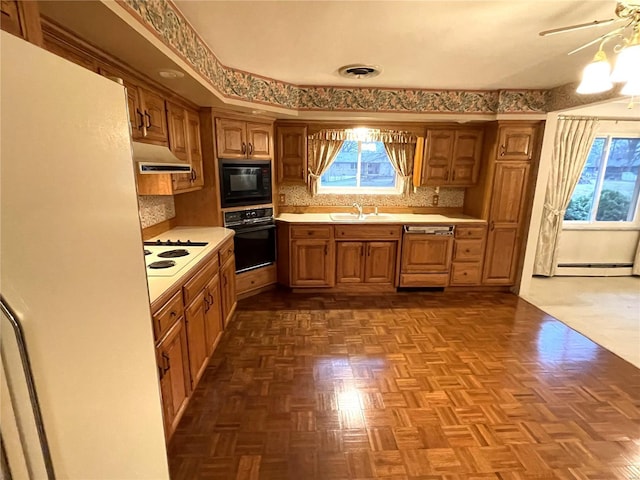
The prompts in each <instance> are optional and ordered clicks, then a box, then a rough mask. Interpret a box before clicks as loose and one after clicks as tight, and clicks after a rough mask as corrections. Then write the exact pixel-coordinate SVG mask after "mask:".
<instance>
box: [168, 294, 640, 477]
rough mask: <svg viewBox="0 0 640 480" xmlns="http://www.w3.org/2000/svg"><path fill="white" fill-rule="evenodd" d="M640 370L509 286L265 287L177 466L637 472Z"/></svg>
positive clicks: (210, 378)
mask: <svg viewBox="0 0 640 480" xmlns="http://www.w3.org/2000/svg"><path fill="white" fill-rule="evenodd" d="M639 386H640V370H638V369H637V368H635V367H633V366H632V365H631V364H629V363H627V362H625V361H624V360H622V359H620V358H618V357H616V356H615V355H613V354H612V353H610V352H608V351H607V350H605V349H603V348H601V347H599V346H598V345H596V344H594V343H592V342H591V341H590V340H588V339H586V338H585V337H583V336H582V335H580V334H578V333H577V332H575V331H573V330H571V329H569V328H567V327H566V326H564V325H563V324H562V323H560V322H558V321H556V320H554V319H553V318H552V317H549V316H547V315H546V314H544V313H543V312H542V311H540V310H538V309H537V308H535V307H533V306H532V305H530V304H528V303H526V302H525V301H523V300H521V299H518V297H516V296H514V295H510V294H502V293H451V294H449V293H444V294H443V293H426V294H425V293H400V294H391V295H389V294H385V295H376V296H338V295H324V296H321V295H300V294H296V295H294V294H289V293H282V292H273V293H269V294H263V295H260V296H257V297H253V298H249V299H246V300H243V301H241V302H240V303H239V306H238V312H237V314H236V317H235V320H234V321H233V322H232V324H231V325H230V327H229V329H228V330H227V331H226V332H225V334H224V337H223V339H222V341H221V344H220V345H219V347H218V349H217V351H216V352H215V354H214V357H213V358H212V361H211V362H210V365H209V366H208V368H207V371H206V373H205V375H204V377H203V379H202V380H201V382H200V385H199V386H198V388H197V389H196V391H195V392H194V393H193V398H192V400H191V403H190V405H189V407H188V409H187V411H186V412H185V415H184V417H183V419H182V421H181V423H180V425H179V427H178V430H177V431H176V433H175V434H174V437H173V439H172V441H171V443H170V445H169V462H170V469H171V473H172V479H173V480H197V479H225V480H249V479H250V480H258V479H264V480H275V479H277V480H284V479H295V480H311V479H328V480H329V479H331V480H341V479H378V478H382V479H386V480H401V479H411V480H418V479H420V480H458V479H460V480H461V479H467V480H471V479H473V480H490V479H491V480H497V479H500V480H524V479H530V480H534V479H535V480H546V479H560V480H613V479H626V480H631V479H637V480H638V479H640V389H639Z"/></svg>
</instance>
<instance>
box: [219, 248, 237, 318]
mask: <svg viewBox="0 0 640 480" xmlns="http://www.w3.org/2000/svg"><path fill="white" fill-rule="evenodd" d="M220 279H221V285H220V297H221V299H222V310H221V311H222V319H223V325H224V327H226V326H227V325H228V324H229V321H230V320H231V317H232V316H233V312H234V311H235V309H236V304H237V301H238V300H237V295H236V257H235V255H233V254H232V255H231V256H230V257H228V259H227V260H226V262H225V263H224V265H222V266H221V267H220Z"/></svg>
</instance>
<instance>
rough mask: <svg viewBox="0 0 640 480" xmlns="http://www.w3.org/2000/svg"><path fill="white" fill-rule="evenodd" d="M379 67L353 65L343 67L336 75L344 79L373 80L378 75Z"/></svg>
mask: <svg viewBox="0 0 640 480" xmlns="http://www.w3.org/2000/svg"><path fill="white" fill-rule="evenodd" d="M380 72H381V70H380V67H378V66H377V65H363V64H361V63H355V64H353V65H345V66H344V67H340V68H339V69H338V74H340V76H341V77H345V78H356V79H361V78H373V77H377V76H378V75H380Z"/></svg>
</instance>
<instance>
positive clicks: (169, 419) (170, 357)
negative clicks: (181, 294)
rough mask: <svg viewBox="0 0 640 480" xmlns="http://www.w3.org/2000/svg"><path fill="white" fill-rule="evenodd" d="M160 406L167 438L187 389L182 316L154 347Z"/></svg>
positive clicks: (186, 356) (181, 406)
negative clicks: (160, 395)
mask: <svg viewBox="0 0 640 480" xmlns="http://www.w3.org/2000/svg"><path fill="white" fill-rule="evenodd" d="M156 356H157V361H158V370H159V375H160V390H161V392H162V409H163V412H164V424H165V433H166V435H167V438H169V436H171V433H173V431H174V430H175V427H176V425H177V424H178V422H179V421H180V417H181V415H182V412H183V410H184V407H185V406H186V404H187V399H188V397H189V394H190V392H191V382H190V380H189V356H188V352H187V335H186V329H185V324H184V318H183V317H181V318H180V319H179V320H178V321H177V322H176V323H175V324H174V325H173V327H172V328H171V329H170V330H169V332H168V333H167V335H166V336H165V337H164V338H163V340H162V341H161V342H160V343H159V344H158V346H157V347H156Z"/></svg>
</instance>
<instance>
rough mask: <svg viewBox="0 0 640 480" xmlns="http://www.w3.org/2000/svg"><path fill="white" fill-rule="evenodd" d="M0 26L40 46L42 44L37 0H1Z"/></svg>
mask: <svg viewBox="0 0 640 480" xmlns="http://www.w3.org/2000/svg"><path fill="white" fill-rule="evenodd" d="M0 28H2V30H4V31H5V32H9V33H11V34H13V35H16V36H18V37H21V38H24V39H25V40H27V41H28V42H31V43H34V44H36V45H38V46H40V47H41V46H42V45H43V39H42V28H41V26H40V12H39V9H38V2H35V1H17V0H2V1H1V2H0Z"/></svg>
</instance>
